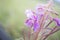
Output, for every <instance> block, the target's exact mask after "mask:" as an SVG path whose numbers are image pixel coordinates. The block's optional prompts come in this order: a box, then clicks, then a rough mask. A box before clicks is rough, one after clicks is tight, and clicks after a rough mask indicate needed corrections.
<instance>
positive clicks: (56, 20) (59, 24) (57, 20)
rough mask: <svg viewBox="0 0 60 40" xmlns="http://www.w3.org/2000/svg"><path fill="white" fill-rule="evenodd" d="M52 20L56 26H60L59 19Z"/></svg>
mask: <svg viewBox="0 0 60 40" xmlns="http://www.w3.org/2000/svg"><path fill="white" fill-rule="evenodd" d="M53 20H54V21H55V22H56V24H57V26H60V19H59V18H54V19H53Z"/></svg>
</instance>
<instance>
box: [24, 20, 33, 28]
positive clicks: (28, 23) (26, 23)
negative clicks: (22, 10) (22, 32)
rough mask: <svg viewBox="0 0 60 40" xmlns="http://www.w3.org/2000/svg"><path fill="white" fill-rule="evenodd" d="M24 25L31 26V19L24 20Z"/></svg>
mask: <svg viewBox="0 0 60 40" xmlns="http://www.w3.org/2000/svg"><path fill="white" fill-rule="evenodd" d="M25 25H26V26H28V27H32V26H33V20H32V19H27V20H26V22H25Z"/></svg>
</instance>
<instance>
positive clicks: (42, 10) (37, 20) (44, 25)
mask: <svg viewBox="0 0 60 40" xmlns="http://www.w3.org/2000/svg"><path fill="white" fill-rule="evenodd" d="M51 2H52V1H49V2H48V4H40V5H37V6H36V8H35V10H34V11H33V10H31V9H28V10H26V12H25V14H26V16H27V20H26V22H25V25H26V26H28V27H29V28H31V29H32V30H33V32H35V34H36V36H38V34H39V33H40V32H41V37H42V40H43V39H45V38H46V36H45V37H43V36H42V34H43V35H50V34H52V33H54V32H55V31H54V30H55V29H56V28H58V27H57V26H60V19H59V18H55V17H53V16H52V15H54V14H55V15H56V16H58V13H57V12H56V11H54V10H53V8H52V5H51V4H52V3H51ZM48 20H49V21H48ZM52 22H55V23H56V26H55V27H54V28H49V25H50V24H51V23H52ZM45 29H46V30H45ZM44 30H45V31H44ZM57 30H58V29H57ZM36 36H35V39H34V40H37V37H36Z"/></svg>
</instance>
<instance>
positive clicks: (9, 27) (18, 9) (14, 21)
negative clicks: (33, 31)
mask: <svg viewBox="0 0 60 40" xmlns="http://www.w3.org/2000/svg"><path fill="white" fill-rule="evenodd" d="M38 3H47V0H0V24H2V25H3V27H4V29H5V30H6V32H7V33H8V34H9V35H10V36H11V38H13V40H22V39H23V38H22V30H23V28H26V26H25V25H24V22H25V20H26V15H25V10H26V9H29V8H31V9H33V8H34V7H35V6H36V5H37V4H38ZM59 7H60V0H54V9H55V10H56V11H57V12H58V13H59V14H60V8H59ZM48 40H60V32H59V31H58V32H56V33H54V34H53V35H51V36H50V37H48Z"/></svg>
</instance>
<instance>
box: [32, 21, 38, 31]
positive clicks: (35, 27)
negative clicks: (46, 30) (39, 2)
mask: <svg viewBox="0 0 60 40" xmlns="http://www.w3.org/2000/svg"><path fill="white" fill-rule="evenodd" d="M38 28H39V23H38V22H37V21H35V23H34V28H33V30H34V31H37V29H38Z"/></svg>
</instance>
